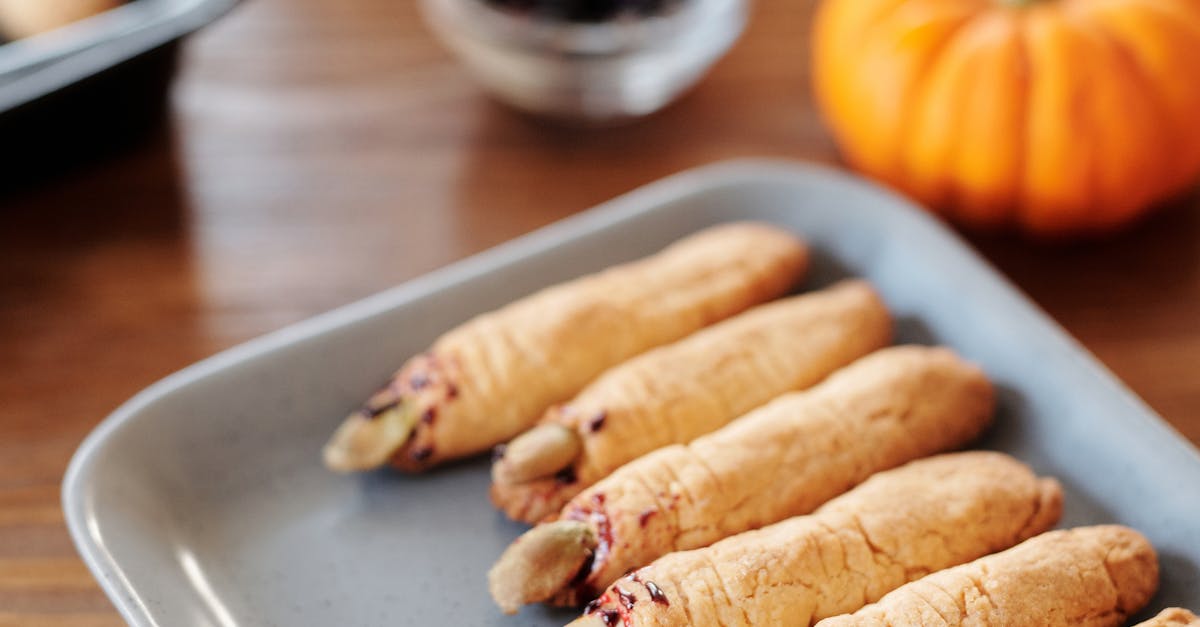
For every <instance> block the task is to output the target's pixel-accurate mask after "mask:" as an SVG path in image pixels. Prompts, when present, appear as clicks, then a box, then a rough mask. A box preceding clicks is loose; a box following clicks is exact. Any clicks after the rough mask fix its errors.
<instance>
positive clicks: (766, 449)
mask: <svg viewBox="0 0 1200 627" xmlns="http://www.w3.org/2000/svg"><path fill="white" fill-rule="evenodd" d="M994 404H995V397H994V392H993V390H992V387H991V384H990V383H989V382H988V380H987V378H986V377H985V376H984V374H983V372H982V371H980V370H979V369H978V368H977V367H975V366H973V365H971V364H969V363H967V362H965V361H963V360H961V359H959V358H958V357H957V356H955V355H954V354H953V353H952V352H951V351H949V350H946V349H942V348H926V347H918V346H904V347H895V348H888V349H884V350H881V351H878V352H876V353H873V354H872V355H869V356H867V357H864V358H862V359H860V360H858V361H856V362H855V363H853V364H851V365H849V366H847V367H846V368H843V369H841V370H839V371H838V372H836V373H834V374H833V375H831V376H830V377H829V379H827V380H826V381H824V382H822V383H821V384H819V385H817V386H816V387H814V388H812V389H810V390H808V391H805V392H793V393H790V394H786V395H784V396H782V397H780V398H778V399H776V400H774V401H772V402H771V403H769V404H767V405H765V406H763V407H761V408H759V409H756V410H754V411H752V412H750V413H749V414H747V415H745V416H743V417H741V418H739V419H737V420H735V421H733V422H732V423H730V424H729V425H727V426H725V427H723V428H721V429H719V430H717V431H714V432H713V433H710V434H708V435H705V436H701V437H700V438H697V439H696V440H694V441H692V442H691V443H690V444H687V445H672V446H668V447H665V448H661V449H659V450H657V451H654V452H653V453H650V454H648V455H645V456H643V457H641V458H639V459H637V460H635V461H633V462H630V463H629V464H627V465H625V466H622V467H621V468H619V469H617V470H616V471H615V472H614V473H613V474H611V475H609V476H608V477H606V478H605V479H602V480H601V481H599V482H598V483H596V484H595V485H594V486H592V487H591V488H588V489H587V490H585V491H583V492H582V493H580V494H579V495H577V496H576V497H575V498H574V499H572V500H571V502H570V503H568V504H567V505H566V506H565V507H564V508H563V509H562V510H561V511H560V512H559V514H558V516H557V520H553V521H548V522H545V523H542V524H541V525H539V526H538V527H536V528H535V529H534V530H533V531H531V532H529V533H527V534H526V535H525V536H522V537H521V538H519V539H518V540H517V541H516V542H514V543H513V545H512V546H510V547H509V549H508V550H506V551H505V552H504V554H503V555H502V556H501V557H500V560H499V561H498V562H497V564H496V566H495V567H494V568H493V570H492V572H491V573H489V581H490V590H491V592H492V595H493V597H494V598H495V600H496V602H497V604H498V605H499V606H500V607H501V608H502V609H503V610H505V611H507V612H513V611H516V609H517V608H518V607H519V606H520V605H522V604H524V603H533V602H537V601H551V602H553V603H556V604H565V605H572V604H577V603H579V602H582V601H587V600H589V599H592V598H594V597H595V596H596V594H597V593H599V592H600V591H601V590H603V589H605V588H606V587H608V585H609V584H611V583H613V582H614V581H616V580H617V579H618V578H620V577H621V576H622V575H624V574H625V573H626V572H628V571H629V570H631V569H634V568H637V567H640V566H644V565H646V564H649V563H650V562H652V561H653V560H655V559H657V558H659V557H661V556H663V555H666V554H667V553H670V552H673V551H681V550H687V549H694V548H699V547H703V546H707V545H709V544H711V543H713V542H715V541H717V540H720V539H722V538H725V537H728V536H731V535H733V534H736V533H740V532H743V531H747V530H750V529H755V528H758V527H761V526H764V525H767V524H770V523H773V522H777V521H780V520H783V519H785V518H789V517H791V516H797V515H801V514H808V513H810V512H812V511H813V510H814V509H816V508H817V507H818V506H820V505H821V504H823V503H824V502H825V501H828V500H829V499H831V498H833V497H835V496H837V495H839V494H841V493H843V492H845V491H846V490H848V489H850V488H852V487H853V486H855V485H857V484H858V483H861V482H862V481H864V480H866V479H867V478H868V477H869V476H870V475H871V474H873V473H875V472H878V471H881V470H886V469H888V468H892V467H895V466H898V465H900V464H903V463H905V462H908V461H911V460H913V459H917V458H920V457H924V456H927V455H930V454H933V453H937V452H940V451H944V450H947V449H951V448H954V447H958V446H961V445H963V444H965V443H967V442H969V441H970V440H972V439H974V438H975V437H976V436H977V435H978V434H979V433H980V432H982V431H983V429H984V428H985V427H986V426H987V424H988V423H989V422H990V419H991V415H992V411H993V409H994ZM579 523H583V524H584V525H586V529H587V530H588V532H587V533H585V534H584V537H583V539H582V541H580V542H576V543H573V544H570V545H569V546H570V547H571V548H570V550H561V549H560V548H559V547H561V546H563V545H564V542H563V541H562V540H561V538H560V537H558V536H563V535H568V534H570V535H571V537H578V533H579V531H580V527H579V526H578V525H579ZM547 562H566V563H571V564H575V563H582V566H581V567H580V568H579V570H578V571H576V572H573V573H570V574H569V576H568V574H567V572H568V571H569V569H567V568H563V569H561V570H559V569H557V567H556V569H555V572H557V573H560V576H559V577H558V581H557V582H555V585H553V586H550V585H542V584H545V583H546V582H545V581H539V582H538V584H539V585H537V586H526V585H524V584H523V583H522V580H523V579H525V578H532V577H534V576H539V577H540V576H541V575H542V573H544V572H545V571H547V570H548V568H547ZM551 588H555V591H554V593H553V594H551V595H547V594H546V591H547V590H549V589H551Z"/></svg>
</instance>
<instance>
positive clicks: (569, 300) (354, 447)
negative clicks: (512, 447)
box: [324, 223, 808, 471]
mask: <svg viewBox="0 0 1200 627" xmlns="http://www.w3.org/2000/svg"><path fill="white" fill-rule="evenodd" d="M807 265H808V253H807V249H806V247H805V245H804V244H803V242H801V241H800V240H798V239H797V238H796V237H795V236H793V235H792V234H790V233H788V232H786V231H783V230H780V229H778V228H774V227H770V226H766V225H763V224H754V223H738V224H727V225H723V226H718V227H713V228H710V229H707V230H704V231H702V232H700V233H697V234H695V235H692V236H690V237H687V238H685V239H683V240H680V241H679V242H677V243H675V244H673V245H671V246H669V247H667V248H666V249H665V250H663V251H662V252H660V253H658V254H656V255H653V256H651V257H647V258H645V259H642V260H641V261H636V262H633V263H628V264H625V265H621V266H616V267H613V268H610V269H608V270H605V271H603V272H600V273H597V274H593V275H590V276H586V277H583V278H580V279H575V280H573V281H570V282H567V283H563V284H560V285H557V286H554V287H551V288H547V289H544V290H542V291H540V292H537V293H536V294H533V295H531V296H527V297H525V298H522V299H520V300H518V301H516V302H514V303H512V304H510V305H508V306H506V307H504V308H502V309H499V310H496V311H493V312H491V313H487V314H483V315H481V316H478V317H476V318H474V319H472V320H470V321H468V322H466V323H464V324H462V325H460V326H459V327H457V328H455V329H454V330H452V331H450V332H448V333H446V334H445V335H443V336H442V337H441V338H439V339H438V340H437V341H436V342H435V343H434V345H433V347H432V348H431V349H430V350H429V351H428V352H426V353H423V354H421V355H419V356H417V357H414V358H413V359H411V360H410V361H409V362H408V363H407V364H405V365H404V367H402V368H401V369H400V371H399V372H398V373H396V375H395V376H394V377H393V378H392V380H391V382H390V383H389V384H388V385H387V386H386V387H384V389H382V390H380V391H379V392H378V393H376V394H375V395H374V396H372V397H371V398H370V399H369V400H368V401H367V403H366V405H365V406H364V407H363V408H362V409H361V410H359V411H358V412H356V413H354V414H352V415H351V416H350V417H348V418H346V420H345V422H343V423H342V426H341V427H340V428H339V429H338V430H337V432H336V433H335V434H334V436H333V438H332V439H331V440H330V442H329V444H327V445H326V447H325V451H324V458H325V464H326V465H327V466H328V467H330V468H331V469H334V470H338V471H355V470H367V469H370V468H375V467H377V466H381V465H383V464H385V463H391V464H392V465H393V466H395V467H397V468H400V469H403V470H410V471H416V470H422V469H425V468H428V467H429V466H431V465H433V464H436V463H438V462H441V461H445V460H449V459H455V458H459V457H465V456H468V455H472V454H475V453H480V452H483V451H486V450H488V449H489V448H491V447H492V446H494V445H496V444H498V443H500V442H504V441H506V440H508V439H509V438H512V437H513V436H515V435H517V434H518V433H521V432H522V431H525V430H526V429H528V428H530V427H532V426H533V425H534V424H535V423H536V422H537V420H538V418H539V417H541V415H542V413H543V412H544V411H546V409H547V408H548V407H549V406H551V405H553V404H554V403H561V402H563V401H565V400H567V399H569V398H570V397H571V396H572V395H573V394H576V393H577V392H579V390H580V389H582V388H583V387H584V386H585V385H586V384H587V383H588V382H589V381H591V380H592V379H593V378H595V377H596V376H597V375H599V374H600V373H601V372H603V371H604V370H606V369H608V368H609V367H611V366H614V365H616V364H618V363H620V362H623V361H625V360H626V359H629V358H630V357H633V356H635V355H637V354H639V353H642V352H644V351H646V350H648V349H650V348H654V347H656V346H660V345H663V344H666V343H669V342H673V341H675V340H678V339H680V338H682V337H684V336H686V335H688V334H690V333H692V332H694V331H696V330H697V329H700V328H702V327H705V326H707V325H710V324H712V323H714V322H717V321H719V320H723V319H725V318H728V317H730V316H732V315H735V314H737V313H739V312H741V311H743V310H745V309H747V308H749V307H752V306H754V305H757V304H759V303H762V302H765V301H768V300H771V299H773V298H776V297H778V296H780V295H782V294H783V293H785V292H787V291H788V290H789V289H790V288H791V287H792V286H794V285H795V284H796V282H797V281H798V280H799V279H800V277H801V275H803V273H804V270H805V268H806V267H807Z"/></svg>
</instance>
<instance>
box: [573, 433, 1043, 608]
mask: <svg viewBox="0 0 1200 627" xmlns="http://www.w3.org/2000/svg"><path fill="white" fill-rule="evenodd" d="M1061 512H1062V489H1061V488H1060V487H1059V485H1058V483H1057V482H1056V481H1054V480H1053V479H1040V478H1038V477H1037V476H1036V475H1035V474H1034V473H1033V472H1032V471H1030V470H1029V469H1028V468H1027V467H1026V466H1025V465H1023V464H1021V463H1020V462H1018V461H1017V460H1015V459H1013V458H1011V457H1009V456H1007V455H1004V454H1001V453H992V452H983V451H976V452H967V453H953V454H948V455H941V456H937V457H932V458H928V459H924V460H919V461H915V462H910V463H909V464H906V465H904V466H901V467H900V468H896V469H894V470H889V471H884V472H881V473H878V474H876V475H875V476H873V477H871V478H870V479H868V480H867V481H866V482H864V483H863V484H862V485H860V486H858V487H856V488H854V489H853V490H850V491H849V492H847V493H846V494H844V495H842V496H840V497H837V498H835V499H833V500H831V501H830V502H828V503H826V504H825V505H824V506H822V507H821V508H820V509H818V510H817V511H816V512H815V513H814V514H811V515H808V516H799V517H795V518H790V519H788V520H785V521H783V522H780V523H776V524H774V525H770V526H767V527H764V528H762V529H758V530H756V531H748V532H745V533H742V534H738V535H735V536H732V537H729V538H726V539H724V540H721V541H720V542H717V543H715V544H713V545H711V546H708V547H705V548H701V549H695V550H692V551H683V552H679V553H671V554H669V555H666V556H664V557H661V558H659V559H658V560H656V561H655V562H653V563H652V564H650V565H649V566H646V567H644V568H641V569H639V570H637V571H635V572H634V573H632V574H631V575H628V576H626V577H623V578H621V579H620V580H619V581H618V582H617V583H616V584H614V585H613V586H610V587H609V588H608V590H606V591H605V592H604V593H603V594H602V595H600V597H599V599H598V601H596V602H593V603H592V604H591V605H589V608H588V609H589V612H588V614H586V615H585V617H584V618H582V619H580V621H577V622H576V623H573V625H575V627H579V626H581V625H585V624H590V622H589V621H591V619H590V618H588V616H590V615H594V614H596V613H598V612H602V611H609V610H611V611H614V612H617V613H618V615H619V616H620V617H621V618H622V619H623V620H624V621H625V622H624V624H629V625H648V626H681V627H682V626H685V625H696V626H709V625H711V626H718V625H720V626H728V627H743V626H751V625H784V624H787V625H812V624H814V623H815V622H816V621H817V620H820V619H822V618H826V617H829V616H833V615H837V614H842V613H845V612H851V611H854V610H856V609H858V608H860V607H862V606H863V605H865V604H866V603H870V602H872V601H876V600H878V599H879V598H880V597H882V596H883V595H884V594H886V593H887V592H888V591H890V590H893V589H895V588H897V587H899V586H901V585H903V584H905V583H907V582H910V581H913V580H915V579H917V578H919V577H921V576H923V575H925V574H927V573H930V572H934V571H937V570H940V569H942V568H946V567H949V566H954V565H957V564H962V563H964V562H967V561H970V560H973V559H975V558H978V557H980V556H982V555H987V554H989V553H992V552H994V551H998V550H1002V549H1005V548H1008V547H1011V546H1013V545H1015V544H1017V543H1019V542H1021V541H1023V540H1025V539H1027V538H1029V537H1030V536H1032V535H1034V534H1037V533H1040V532H1042V531H1045V530H1046V529H1049V528H1050V527H1051V526H1053V525H1054V524H1055V523H1056V522H1057V521H1058V518H1059V516H1060V515H1061ZM617 588H621V589H624V590H631V591H634V593H635V595H636V598H637V601H636V602H635V603H633V604H632V606H631V607H625V606H624V605H623V604H622V603H620V599H619V598H618V595H617V594H616V592H615V591H616V590H617ZM651 589H654V590H658V591H659V592H660V594H661V595H662V597H663V598H664V599H665V600H667V601H668V603H662V602H656V601H655V600H654V599H653V598H651V595H650V594H648V592H649V591H650V590H651ZM708 591H716V593H715V594H709V593H708Z"/></svg>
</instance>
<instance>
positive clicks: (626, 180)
mask: <svg viewBox="0 0 1200 627" xmlns="http://www.w3.org/2000/svg"><path fill="white" fill-rule="evenodd" d="M413 4H414V3H412V2H395V1H393V0H346V1H344V2H328V1H326V0H251V1H249V2H247V3H245V4H244V5H243V6H241V7H239V8H238V9H236V10H235V11H234V12H233V13H232V14H230V15H229V16H227V17H226V18H224V19H223V20H221V21H220V22H219V23H217V24H215V25H214V26H212V27H211V28H209V29H208V30H206V31H204V32H203V33H202V34H200V35H199V36H196V37H194V38H193V39H191V40H190V41H189V43H188V45H187V46H186V49H185V54H184V58H183V62H182V67H181V73H180V75H179V78H178V80H177V82H176V84H175V87H174V89H173V93H172V101H171V106H170V108H169V114H168V115H169V120H168V121H167V122H166V123H165V124H163V125H162V126H163V128H161V129H160V130H158V131H156V132H154V133H152V135H151V136H150V137H149V138H148V139H146V140H144V141H142V142H140V143H138V144H137V145H136V146H135V147H133V148H132V149H129V150H125V151H122V152H120V153H119V154H116V155H112V156H109V157H108V158H106V159H104V160H101V161H98V162H95V163H92V164H90V165H86V166H83V167H79V168H76V169H74V170H73V171H70V172H68V173H66V174H63V175H60V176H58V177H56V178H54V179H52V180H49V181H45V182H41V183H37V184H33V185H29V186H25V187H23V188H20V189H18V190H17V191H11V192H7V193H6V194H5V195H4V196H2V197H0V363H2V364H3V369H4V371H3V375H2V376H0V468H2V470H3V473H2V474H0V627H3V626H11V625H21V626H28V625H55V626H60V625H61V626H66V625H71V626H77V625H116V624H121V621H120V618H119V617H118V616H117V614H116V613H115V611H114V610H113V609H112V606H111V605H110V604H109V602H108V601H107V600H106V598H105V597H104V595H103V594H102V593H101V591H100V590H99V588H98V587H97V586H96V584H95V583H94V582H93V581H92V578H91V576H90V575H89V573H88V572H87V570H86V569H85V568H84V566H83V564H82V563H81V562H80V561H79V559H78V558H77V557H76V553H75V551H74V548H73V547H72V545H71V542H70V540H69V538H68V536H67V532H66V529H65V527H64V524H63V516H62V512H61V510H60V508H59V500H58V499H59V484H60V481H61V479H62V475H63V471H64V469H65V468H66V464H67V461H68V459H69V457H70V455H71V453H72V452H73V451H74V449H75V448H76V446H77V445H78V444H79V442H80V441H81V440H82V439H83V437H84V436H85V435H86V434H87V433H88V431H90V430H91V429H92V428H93V427H94V426H95V425H96V423H97V422H98V421H99V420H100V419H101V418H103V417H104V416H105V415H106V414H107V413H108V412H109V411H111V410H112V409H113V408H115V407H116V406H117V405H118V404H120V403H121V402H122V401H123V400H125V399H126V398H128V397H129V396H130V395H132V394H133V393H134V392H136V391H137V390H139V389H141V388H142V387H144V386H146V385H147V384H149V383H151V382H153V381H155V380H156V379H158V378H160V377H162V376H164V375H166V374H168V373H170V372H172V371H174V370H176V369H178V368H181V367H183V366H186V365H187V364H189V363H191V362H193V361H195V360H197V359H200V358H202V357H205V356H208V355H211V354H212V353H214V352H216V351H219V350H221V349H223V348H226V347H229V346H231V345H233V344H236V343H238V342H241V341H243V340H247V339H249V338H252V337H254V336H257V335H259V334H262V333H264V332H267V331H270V330H272V329H276V328H279V327H281V326H283V325H286V324H288V323H291V322H295V321H297V320H301V319H303V318H306V317H308V316H311V315H313V314H316V313H318V312H321V311H324V310H327V309H330V308H333V307H336V306H338V305H342V304H344V303H347V302H350V301H353V300H355V299H358V298H361V297H363V296H366V295H368V294H371V293H373V292H375V291H378V290H381V289H383V288H386V287H388V286H391V285H395V284H396V283H398V282H401V281H404V280H405V279H409V278H412V277H415V276H417V275H419V274H422V273H424V272H427V271H429V270H432V269H434V268H437V267H439V266H442V265H444V264H446V263H448V262H451V261H453V260H455V259H458V258H460V257H463V256H465V255H468V254H470V253H473V252H476V251H479V250H481V249H484V248H487V247H489V246H492V245H494V244H497V243H500V242H502V241H504V240H507V239H510V238H512V237H514V236H517V235H520V234H522V233H524V232H526V231H529V230H531V229H534V228H536V227H539V226H542V225H544V224H547V223H549V222H552V221H554V220H557V219H559V218H562V217H563V216H566V215H567V214H570V213H572V212H575V211H578V210H581V209H585V208H587V207H589V206H591V205H593V204H596V203H598V202H600V201H603V200H605V199H607V198H609V197H611V196H613V195H615V194H618V193H621V192H624V191H626V190H629V189H631V188H633V187H636V186H638V185H641V184H643V183H647V182H649V181H652V180H654V179H657V178H659V177H662V176H664V175H667V174H671V173H673V172H676V171H678V170H681V169H683V168H687V167H691V166H695V165H700V164H704V163H709V162H712V161H715V160H719V159H725V158H731V157H740V156H773V157H791V158H800V159H809V160H814V161H821V162H828V163H836V155H835V152H834V150H833V147H832V144H831V143H830V139H829V137H828V135H827V134H826V132H825V131H824V130H823V128H822V127H821V125H820V123H819V121H818V119H817V117H816V115H815V113H814V110H813V106H812V103H811V101H810V98H809V94H808V90H807V81H808V72H807V68H806V63H807V58H806V50H805V46H804V44H803V41H804V37H805V32H806V28H807V23H808V19H809V14H810V11H811V5H810V3H809V2H795V1H789V0H760V1H759V2H758V4H757V7H756V9H755V14H754V18H753V20H752V23H751V25H750V28H749V30H748V32H747V35H746V36H745V37H744V38H743V40H742V41H741V42H740V43H739V44H738V45H737V46H736V47H735V48H734V49H733V51H732V52H731V53H730V54H729V56H728V57H726V58H725V59H724V60H723V61H722V62H720V63H719V64H718V66H717V67H716V68H715V70H714V72H713V73H712V75H711V76H710V77H709V78H708V79H707V80H706V81H705V82H704V83H703V84H702V85H701V86H700V87H699V88H698V89H697V90H695V91H694V92H693V93H691V94H690V95H689V96H687V97H686V98H685V99H683V100H682V101H680V102H679V103H677V104H676V105H675V106H673V107H671V108H670V109H669V110H667V111H665V112H663V113H662V114H660V115H656V116H654V117H652V118H650V119H647V120H644V121H642V122H640V123H638V124H635V125H633V126H629V127H626V128H620V129H615V130H609V131H604V132H595V131H591V132H589V131H579V130H567V129H562V128H547V127H545V126H543V125H539V124H537V123H535V122H533V121H531V120H529V119H526V118H523V117H520V116H517V115H514V114H512V113H510V112H509V111H508V110H506V109H504V108H502V107H500V106H497V105H495V104H493V103H492V102H490V101H489V100H487V99H486V98H485V97H484V96H483V95H482V94H481V93H480V90H479V89H478V88H477V87H476V85H475V84H474V83H472V82H471V80H469V78H468V77H467V76H466V75H465V74H464V72H463V71H462V69H461V68H460V67H459V66H458V65H457V64H456V63H455V62H454V61H453V60H452V59H451V58H450V57H449V56H448V55H447V54H446V53H445V52H444V51H443V50H442V49H441V48H440V47H439V46H438V45H436V44H435V42H434V41H432V40H431V38H430V37H429V35H428V34H427V33H426V31H425V30H424V28H423V27H422V25H421V23H420V21H419V19H418V18H417V16H416V14H415V10H414V8H413ZM975 241H976V243H977V244H978V245H979V246H980V248H981V249H982V250H983V251H984V253H985V254H986V255H987V256H988V257H989V258H990V259H991V260H992V261H994V262H995V263H996V264H997V265H998V266H999V267H1000V268H1001V269H1002V270H1003V271H1004V272H1005V273H1007V274H1008V275H1009V276H1010V277H1012V279H1013V280H1014V281H1015V282H1016V283H1017V284H1018V285H1019V286H1021V287H1022V288H1023V289H1025V290H1026V291H1027V292H1028V293H1029V294H1030V295H1031V296H1032V297H1033V299H1034V300H1036V301H1037V302H1038V303H1040V304H1041V305H1042V306H1043V307H1045V308H1046V309H1047V310H1048V311H1049V312H1050V313H1051V315H1053V316H1054V317H1055V318H1056V319H1057V320H1058V321H1060V322H1061V323H1062V324H1063V325H1064V326H1065V327H1066V328H1067V329H1068V330H1069V331H1071V332H1072V333H1073V334H1074V335H1075V336H1076V337H1078V338H1079V339H1080V340H1081V341H1082V342H1083V344H1085V345H1086V346H1087V347H1088V348H1090V349H1091V350H1092V351H1094V352H1095V353H1096V354H1097V355H1098V356H1099V357H1100V359H1101V360H1102V361H1103V362H1104V363H1106V364H1107V365H1108V366H1109V367H1110V368H1112V370H1113V371H1114V372H1115V373H1116V374H1117V375H1118V376H1119V377H1120V378H1122V379H1124V380H1125V381H1126V382H1128V384H1129V385H1130V386H1131V387H1132V388H1133V389H1134V390H1136V391H1137V392H1138V393H1139V394H1141V395H1142V397H1143V398H1145V399H1146V400H1147V401H1148V402H1149V403H1150V405H1151V406H1153V407H1154V408H1155V409H1156V410H1158V411H1159V412H1160V413H1161V414H1162V415H1163V416H1165V417H1166V418H1167V420H1169V421H1170V422H1172V423H1173V424H1174V425H1175V426H1176V428H1178V429H1179V430H1180V431H1181V432H1183V433H1184V434H1185V435H1186V436H1187V437H1189V438H1190V439H1191V440H1192V441H1194V442H1195V441H1200V412H1197V411H1196V410H1197V408H1200V201H1198V200H1197V199H1196V197H1195V196H1193V197H1191V198H1189V199H1184V200H1183V201H1180V202H1178V203H1176V204H1175V205H1174V206H1171V207H1168V208H1167V209H1166V210H1165V211H1163V212H1162V213H1160V214H1159V215H1157V216H1155V217H1154V218H1152V219H1151V220H1148V221H1147V222H1145V223H1144V224H1142V225H1141V226H1139V227H1138V228H1135V229H1134V230H1132V231H1131V232H1129V233H1127V234H1125V235H1123V236H1120V237H1119V238H1115V239H1111V240H1108V241H1104V242H1094V243H1090V244H1076V245H1071V246H1065V247H1062V246H1060V247H1053V248H1051V247H1045V246H1038V245H1032V244H1026V243H1022V242H1020V241H1016V240H1013V239H1010V238H983V239H981V238H975ZM1085 392H1086V391H1083V390H1075V391H1073V390H1064V393H1085Z"/></svg>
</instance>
